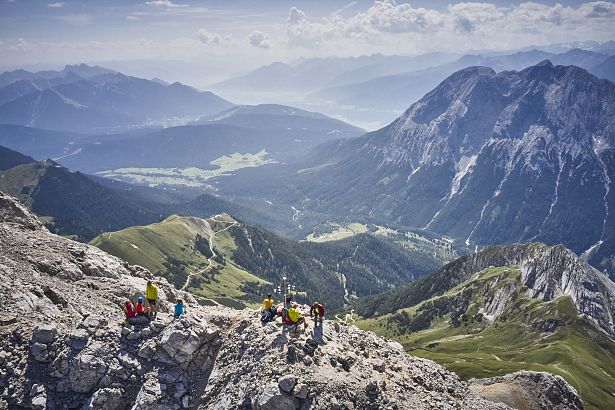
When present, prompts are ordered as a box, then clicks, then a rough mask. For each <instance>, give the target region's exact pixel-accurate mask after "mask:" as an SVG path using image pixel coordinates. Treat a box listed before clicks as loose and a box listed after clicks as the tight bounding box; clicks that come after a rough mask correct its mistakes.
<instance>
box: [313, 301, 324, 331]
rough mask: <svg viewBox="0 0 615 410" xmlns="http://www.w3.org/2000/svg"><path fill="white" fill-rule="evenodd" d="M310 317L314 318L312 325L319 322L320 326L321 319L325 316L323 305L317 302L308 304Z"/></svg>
mask: <svg viewBox="0 0 615 410" xmlns="http://www.w3.org/2000/svg"><path fill="white" fill-rule="evenodd" d="M310 317H313V318H314V326H316V325H318V323H319V322H320V325H321V326H322V320H323V319H324V317H325V307H324V306H323V305H322V304H320V303H318V302H314V303H313V304H312V306H310Z"/></svg>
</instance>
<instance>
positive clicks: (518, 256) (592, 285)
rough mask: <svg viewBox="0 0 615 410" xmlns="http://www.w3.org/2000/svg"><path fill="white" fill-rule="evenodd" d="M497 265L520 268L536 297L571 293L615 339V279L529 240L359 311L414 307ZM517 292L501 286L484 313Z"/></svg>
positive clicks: (476, 256) (492, 250)
mask: <svg viewBox="0 0 615 410" xmlns="http://www.w3.org/2000/svg"><path fill="white" fill-rule="evenodd" d="M493 267H496V268H497V267H511V268H515V269H518V270H519V271H520V272H521V278H520V282H519V283H518V285H519V287H524V289H526V291H527V296H529V297H531V298H534V299H537V300H540V301H544V302H548V301H551V300H555V299H557V298H559V297H561V296H569V297H570V298H571V299H572V301H573V303H574V305H575V307H576V309H577V311H578V312H579V314H580V315H582V316H584V317H586V318H588V319H589V320H591V321H592V322H594V323H595V324H596V325H597V327H599V328H600V329H601V330H602V331H604V332H606V333H607V334H609V335H610V336H611V337H615V283H613V281H611V280H610V279H609V278H608V277H607V276H606V275H605V274H603V273H602V272H600V271H598V270H597V269H595V268H593V267H592V266H590V265H589V264H588V263H587V262H586V261H584V260H583V259H581V258H579V257H578V256H576V255H575V254H574V253H573V252H572V251H571V250H569V249H567V248H566V247H564V246H563V245H557V246H547V245H545V244H542V243H526V244H513V245H507V246H492V247H488V248H486V249H484V250H482V251H480V252H476V253H473V254H470V255H466V256H463V257H461V258H459V259H457V260H456V261H454V262H451V263H449V264H447V265H445V266H443V267H442V268H441V269H440V270H438V271H437V272H434V273H432V274H431V275H429V276H427V277H425V278H423V279H420V280H418V281H416V282H413V283H411V284H409V285H407V286H406V287H404V288H401V289H398V290H397V291H395V292H393V293H391V294H390V295H386V296H382V297H379V298H377V299H373V300H371V301H368V302H367V303H366V304H365V306H361V307H360V308H359V309H358V310H359V311H360V313H361V314H363V315H364V316H371V315H374V314H386V313H391V312H392V311H394V310H397V309H402V308H406V307H411V306H414V305H417V304H418V303H420V302H422V301H424V300H427V299H429V298H431V297H434V296H438V295H442V294H443V293H445V292H447V291H449V290H450V289H452V288H454V287H455V286H458V285H460V284H462V283H464V282H466V281H468V280H469V279H471V278H472V277H474V276H475V275H477V274H479V273H480V272H482V271H484V270H486V269H490V268H493ZM517 290H518V289H516V285H515V284H510V285H508V286H505V287H502V288H500V289H499V290H498V291H496V292H495V293H494V294H493V295H490V296H489V298H488V299H487V300H485V301H484V306H483V309H484V313H486V314H487V316H493V317H497V316H498V315H499V314H500V313H501V312H502V311H503V310H504V309H505V308H506V307H507V306H509V303H510V302H511V301H512V298H511V296H512V295H515V294H517ZM391 309H392V310H391Z"/></svg>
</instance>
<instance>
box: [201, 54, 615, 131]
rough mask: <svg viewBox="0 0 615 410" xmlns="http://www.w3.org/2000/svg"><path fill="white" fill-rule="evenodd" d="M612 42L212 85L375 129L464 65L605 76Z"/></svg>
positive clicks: (278, 69)
mask: <svg viewBox="0 0 615 410" xmlns="http://www.w3.org/2000/svg"><path fill="white" fill-rule="evenodd" d="M609 44H610V43H604V44H598V43H589V42H587V43H570V44H560V45H554V46H553V47H534V48H529V49H523V50H519V51H517V52H513V53H510V52H508V53H505V52H499V53H495V52H486V51H483V52H479V53H476V54H467V55H463V56H462V55H455V54H442V53H440V54H439V53H433V54H426V55H419V56H382V55H373V56H363V57H361V58H354V59H344V58H329V59H304V60H300V61H297V62H295V63H292V64H284V63H279V62H278V63H274V64H271V65H268V66H264V67H261V68H259V69H257V70H255V71H253V72H251V73H248V74H246V75H243V76H240V77H237V78H232V79H229V80H227V81H225V82H223V83H219V84H214V85H212V86H211V87H212V88H213V89H214V90H217V91H219V92H222V93H224V95H231V96H233V97H235V98H237V99H240V100H249V101H253V102H263V100H267V99H272V98H277V99H278V101H289V102H292V104H293V105H297V106H299V107H302V108H309V109H312V110H317V111H320V112H323V113H326V114H328V115H332V116H336V117H338V118H343V119H346V120H348V121H351V122H354V123H355V124H365V125H364V126H365V127H368V128H370V129H375V128H378V127H379V126H382V125H384V124H387V123H389V122H390V121H392V120H393V119H395V117H397V116H398V115H399V114H401V112H402V111H403V110H404V109H405V108H406V107H407V106H408V105H409V104H411V103H412V102H414V101H416V100H418V99H419V98H421V97H422V96H423V95H424V94H426V93H427V92H428V91H430V90H431V89H433V88H434V87H436V86H437V85H438V84H439V83H440V82H441V81H443V80H444V79H445V78H446V77H448V76H449V75H451V74H453V73H454V72H455V71H458V70H461V69H464V68H467V67H469V66H487V67H491V68H493V69H494V70H496V71H498V72H499V71H504V70H521V69H523V68H525V67H527V66H530V65H534V64H537V63H539V62H540V61H542V60H545V59H550V60H551V61H552V62H553V63H554V64H556V65H557V64H559V65H572V64H573V65H576V66H579V67H581V68H585V69H587V70H589V71H590V72H592V73H594V74H595V75H597V76H599V77H600V78H609V76H611V75H612V72H613V71H612V70H609V67H610V66H609V65H608V63H605V62H606V61H607V60H608V58H609V57H610V56H612V55H613V54H615V49H613V48H612V47H611V46H610V45H609ZM603 64H605V65H603Z"/></svg>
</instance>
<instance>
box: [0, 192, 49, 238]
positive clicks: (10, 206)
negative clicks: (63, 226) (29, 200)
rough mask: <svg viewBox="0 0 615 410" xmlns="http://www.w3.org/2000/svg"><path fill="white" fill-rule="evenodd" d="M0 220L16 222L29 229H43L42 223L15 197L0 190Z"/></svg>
mask: <svg viewBox="0 0 615 410" xmlns="http://www.w3.org/2000/svg"><path fill="white" fill-rule="evenodd" d="M0 222H3V223H16V224H19V225H22V226H25V227H27V228H29V229H42V224H41V223H40V222H39V221H38V219H36V217H35V216H34V215H32V214H31V213H30V212H29V211H28V209H27V208H26V207H25V206H23V205H22V204H21V203H19V202H18V201H17V200H16V199H15V198H13V197H11V196H10V195H7V194H5V193H3V192H0Z"/></svg>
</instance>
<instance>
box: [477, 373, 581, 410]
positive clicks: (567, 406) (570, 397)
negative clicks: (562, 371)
mask: <svg viewBox="0 0 615 410" xmlns="http://www.w3.org/2000/svg"><path fill="white" fill-rule="evenodd" d="M470 390H472V391H474V392H476V393H477V394H479V395H481V396H483V397H485V398H487V399H489V400H492V401H494V402H501V403H505V404H507V405H509V406H511V407H513V408H518V409H529V410H539V409H554V410H575V409H582V408H583V403H582V402H581V399H580V398H579V395H578V394H577V392H576V390H575V389H574V388H573V387H572V386H570V385H569V384H568V383H566V381H565V380H564V379H563V378H561V377H560V376H555V375H552V374H551V373H545V372H530V371H521V372H517V373H512V374H508V375H506V376H502V377H493V378H489V379H474V380H471V384H470Z"/></svg>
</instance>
